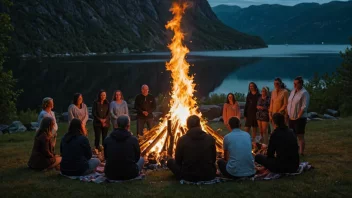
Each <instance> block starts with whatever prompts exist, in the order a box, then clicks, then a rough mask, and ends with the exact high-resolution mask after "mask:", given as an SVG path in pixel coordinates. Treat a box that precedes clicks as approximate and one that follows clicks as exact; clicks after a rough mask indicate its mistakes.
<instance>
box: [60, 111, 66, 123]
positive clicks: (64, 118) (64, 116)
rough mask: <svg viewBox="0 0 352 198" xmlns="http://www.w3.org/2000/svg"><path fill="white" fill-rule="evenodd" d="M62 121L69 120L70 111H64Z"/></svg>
mask: <svg viewBox="0 0 352 198" xmlns="http://www.w3.org/2000/svg"><path fill="white" fill-rule="evenodd" d="M61 117H62V121H65V122H68V112H64V113H62V114H61Z"/></svg>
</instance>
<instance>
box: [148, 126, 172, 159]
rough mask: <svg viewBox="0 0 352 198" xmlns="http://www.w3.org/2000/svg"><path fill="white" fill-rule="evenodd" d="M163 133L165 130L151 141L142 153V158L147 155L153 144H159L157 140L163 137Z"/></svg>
mask: <svg viewBox="0 0 352 198" xmlns="http://www.w3.org/2000/svg"><path fill="white" fill-rule="evenodd" d="M165 133H167V130H163V131H161V132H160V133H159V135H158V136H157V137H156V138H155V139H154V140H153V142H152V143H151V144H150V145H149V146H148V147H147V148H146V149H145V150H144V151H143V152H142V156H144V155H145V154H147V152H149V151H150V149H152V148H153V147H154V146H155V144H157V143H158V142H159V140H160V139H161V138H162V137H163V136H164V135H165Z"/></svg>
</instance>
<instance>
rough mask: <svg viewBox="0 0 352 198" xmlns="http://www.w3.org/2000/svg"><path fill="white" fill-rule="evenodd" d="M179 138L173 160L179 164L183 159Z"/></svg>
mask: <svg viewBox="0 0 352 198" xmlns="http://www.w3.org/2000/svg"><path fill="white" fill-rule="evenodd" d="M181 140H182V139H181V138H180V139H179V140H178V141H177V145H176V152H175V161H176V164H177V165H179V166H181V165H182V161H183V154H182V144H181Z"/></svg>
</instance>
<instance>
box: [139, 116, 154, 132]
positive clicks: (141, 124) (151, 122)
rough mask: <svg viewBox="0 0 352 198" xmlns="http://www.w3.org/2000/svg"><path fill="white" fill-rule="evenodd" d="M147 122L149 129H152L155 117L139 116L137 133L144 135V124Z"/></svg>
mask: <svg viewBox="0 0 352 198" xmlns="http://www.w3.org/2000/svg"><path fill="white" fill-rule="evenodd" d="M145 124H147V127H148V130H150V129H152V128H153V126H154V120H153V118H147V119H143V118H137V134H138V135H143V129H144V125H145Z"/></svg>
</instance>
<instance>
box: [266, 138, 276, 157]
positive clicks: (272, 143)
mask: <svg viewBox="0 0 352 198" xmlns="http://www.w3.org/2000/svg"><path fill="white" fill-rule="evenodd" d="M274 133H275V132H274ZM274 133H273V134H272V135H271V136H270V140H269V145H268V150H267V155H268V158H274V157H275V151H276V148H275V136H276V135H275V134H274Z"/></svg>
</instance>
